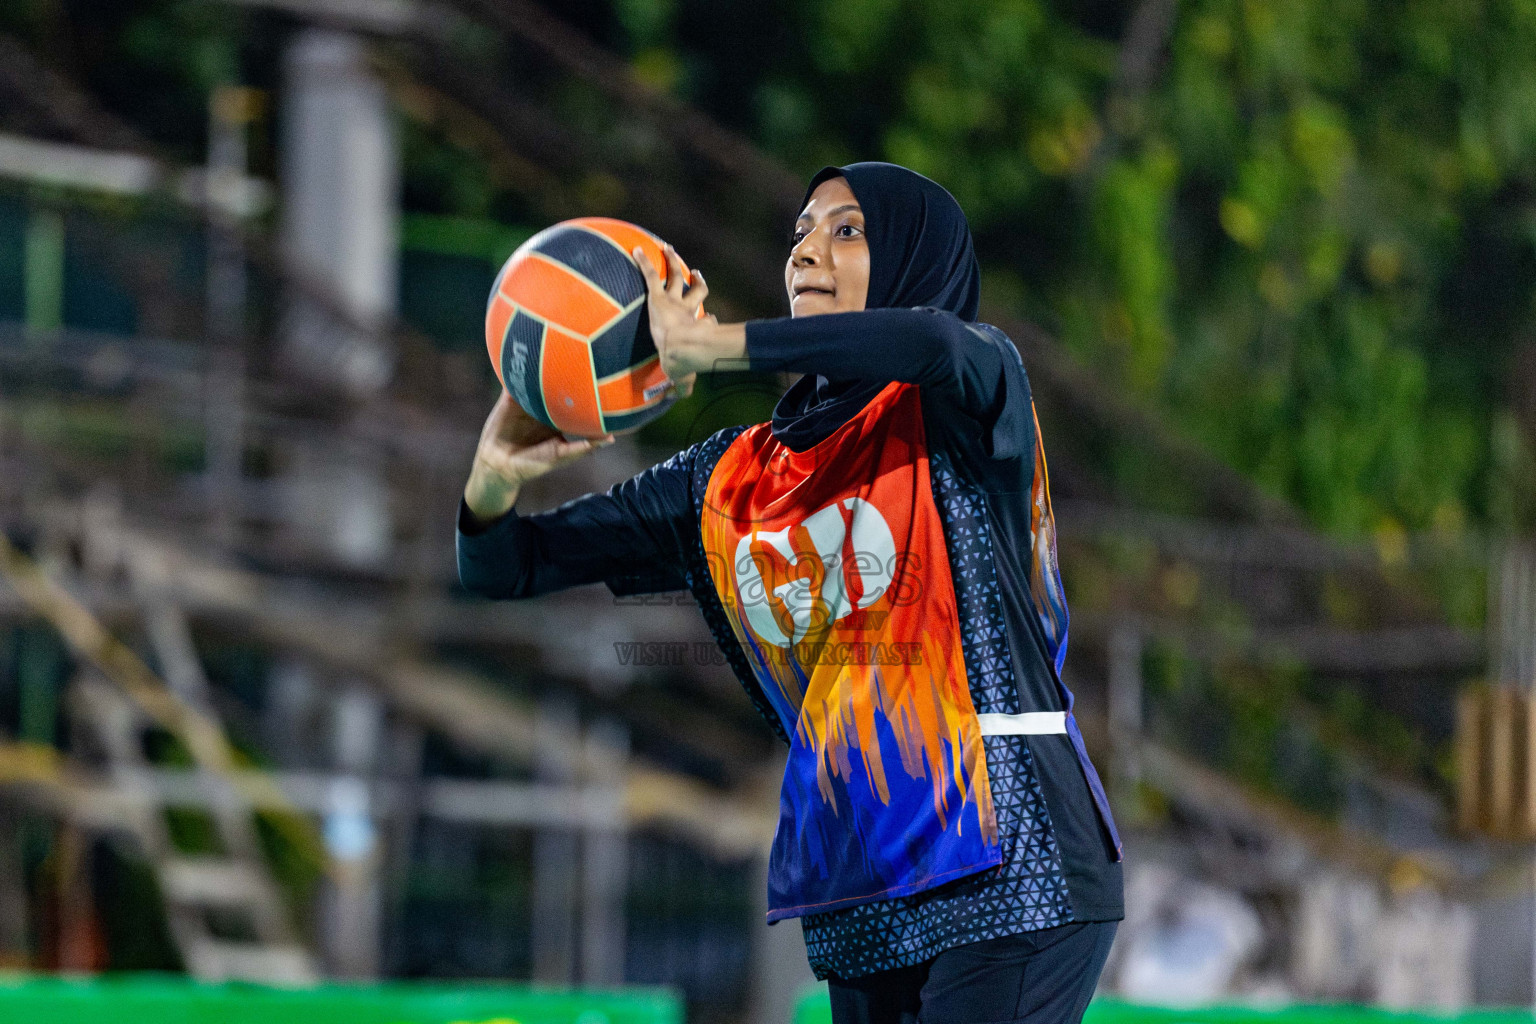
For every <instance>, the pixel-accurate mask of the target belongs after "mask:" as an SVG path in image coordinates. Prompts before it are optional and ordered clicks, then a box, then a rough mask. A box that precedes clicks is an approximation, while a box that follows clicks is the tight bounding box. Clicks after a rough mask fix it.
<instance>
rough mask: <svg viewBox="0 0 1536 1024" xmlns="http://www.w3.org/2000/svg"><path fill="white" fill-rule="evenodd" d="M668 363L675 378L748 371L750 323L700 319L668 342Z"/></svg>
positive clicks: (675, 333)
mask: <svg viewBox="0 0 1536 1024" xmlns="http://www.w3.org/2000/svg"><path fill="white" fill-rule="evenodd" d="M665 363H666V364H667V365H669V366H670V368H671V375H672V377H673V379H677V378H679V377H684V376H687V375H688V374H690V373H714V372H715V371H717V370H745V369H748V366H747V330H746V324H720V323H715V322H714V321H713V320H700V321H699V322H698V323H694V324H689V325H688V326H687V327H686V328H684V329H682V330H675V331H673V332H672V335H671V337H670V338H669V339H668V343H667V355H666V358H665Z"/></svg>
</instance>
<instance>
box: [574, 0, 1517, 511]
mask: <svg viewBox="0 0 1536 1024" xmlns="http://www.w3.org/2000/svg"><path fill="white" fill-rule="evenodd" d="M567 16H570V15H569V14H567ZM576 16H577V17H580V18H582V20H583V22H584V24H583V27H584V28H586V29H587V30H588V31H590V32H593V33H594V34H596V35H598V36H599V37H601V38H604V40H605V41H606V42H608V43H609V44H610V45H614V46H617V47H620V48H622V49H625V50H627V51H628V52H629V53H630V54H632V55H633V57H634V58H635V60H636V62H637V65H636V66H637V70H639V71H641V72H642V75H643V77H646V78H647V79H648V80H650V81H652V82H653V83H654V84H658V85H662V86H664V87H668V86H670V87H672V88H674V89H675V90H676V91H677V92H679V93H680V94H682V95H684V96H685V97H686V98H688V99H689V100H691V101H693V102H695V103H697V104H699V105H700V106H702V107H704V108H706V109H708V110H710V111H711V112H712V113H713V114H714V115H716V116H717V117H719V118H721V119H722V120H724V121H726V122H728V123H732V124H733V125H734V126H735V127H737V128H738V129H741V130H743V131H745V132H747V133H749V134H750V135H752V136H754V137H755V138H757V139H758V140H759V141H760V142H761V143H762V144H763V145H764V146H766V147H768V148H770V149H771V150H772V151H774V152H775V153H776V154H777V155H778V156H779V157H780V158H782V159H783V160H785V161H786V162H787V163H788V164H790V165H791V166H792V167H794V168H796V169H798V170H800V171H802V172H804V173H809V172H811V171H813V170H814V169H815V168H816V167H818V166H820V165H821V164H822V163H824V162H828V161H834V162H841V161H844V160H848V159H859V158H884V159H890V160H894V161H897V162H899V163H902V164H905V165H907V166H909V167H912V168H914V169H916V170H919V171H921V172H923V173H925V174H928V175H930V176H932V177H934V178H935V179H937V180H938V181H940V182H942V183H944V184H945V185H946V186H947V187H949V188H950V189H951V191H953V192H954V193H955V195H956V197H957V198H959V200H960V201H961V203H962V204H963V205H964V206H965V208H966V211H967V213H968V214H969V215H970V217H971V219H972V223H973V226H974V227H975V229H976V233H977V238H978V243H979V245H980V247H981V253H982V257H983V261H984V262H985V263H987V264H988V266H989V268H990V269H991V271H992V276H993V277H994V279H1007V280H1011V281H1014V282H1017V285H1016V286H1015V287H1013V288H1011V289H1009V290H1010V291H1012V292H1014V293H1016V294H1015V296H1014V298H1015V301H1016V302H1017V303H1018V304H1019V306H1020V307H1021V308H1020V309H1019V312H1023V313H1027V314H1028V315H1031V316H1033V317H1035V318H1037V319H1039V320H1041V321H1043V322H1045V323H1046V324H1048V325H1050V326H1051V327H1053V328H1054V329H1056V330H1057V331H1059V332H1060V334H1061V335H1062V337H1063V338H1064V340H1065V341H1066V343H1067V344H1068V345H1069V346H1070V347H1071V348H1072V349H1073V350H1075V351H1076V352H1077V353H1078V354H1079V355H1080V356H1082V357H1083V358H1084V360H1085V361H1087V362H1088V363H1089V364H1090V365H1092V366H1095V367H1098V368H1100V369H1101V371H1102V372H1103V373H1104V374H1105V375H1106V376H1108V377H1109V378H1110V379H1111V380H1113V381H1115V382H1117V383H1119V384H1121V385H1123V386H1124V387H1125V388H1127V389H1129V390H1130V391H1131V392H1133V393H1135V394H1137V395H1138V396H1139V397H1140V398H1141V399H1142V400H1144V401H1148V402H1151V403H1154V404H1156V405H1158V406H1160V407H1161V408H1162V409H1163V410H1164V411H1165V413H1166V414H1167V415H1168V416H1169V417H1170V418H1171V419H1173V420H1174V421H1175V422H1177V423H1179V424H1181V425H1182V426H1183V427H1184V428H1185V429H1187V430H1189V431H1190V432H1192V433H1193V434H1194V435H1195V436H1197V437H1199V438H1200V439H1201V440H1203V441H1204V442H1205V443H1207V444H1208V445H1209V446H1210V447H1211V448H1212V449H1214V450H1215V451H1217V452H1219V453H1220V454H1221V455H1222V456H1223V457H1224V458H1226V459H1227V460H1229V461H1230V462H1231V463H1232V464H1233V465H1235V466H1237V467H1238V468H1240V469H1242V470H1244V471H1246V472H1249V473H1251V474H1253V475H1254V476H1255V477H1256V478H1257V479H1258V480H1259V481H1261V482H1262V483H1263V484H1264V485H1265V486H1267V487H1269V488H1270V489H1272V490H1274V491H1275V492H1277V493H1280V494H1283V495H1285V496H1286V497H1288V498H1290V499H1291V500H1293V501H1295V502H1296V503H1297V504H1299V505H1300V506H1301V507H1302V508H1304V509H1305V510H1306V512H1307V513H1308V514H1309V515H1310V516H1311V518H1312V519H1313V520H1314V521H1315V522H1316V523H1317V524H1318V525H1319V526H1321V527H1323V528H1325V529H1327V530H1330V531H1333V532H1336V533H1339V534H1344V535H1360V534H1369V533H1377V532H1382V531H1386V532H1389V533H1390V532H1391V531H1395V530H1401V529H1404V528H1407V529H1455V528H1458V527H1460V526H1463V525H1465V524H1483V525H1487V526H1490V527H1494V528H1496V529H1498V530H1501V531H1502V530H1522V531H1524V530H1530V529H1532V528H1533V527H1536V519H1533V510H1532V508H1531V505H1532V502H1531V501H1530V500H1529V498H1527V497H1523V496H1522V493H1521V490H1522V486H1521V483H1520V481H1523V480H1528V479H1529V478H1530V477H1531V475H1532V474H1533V473H1536V464H1533V456H1532V449H1533V447H1536V446H1533V445H1532V444H1531V439H1530V427H1529V423H1528V420H1527V423H1526V425H1523V426H1522V424H1521V422H1520V421H1519V419H1518V418H1517V417H1516V416H1514V415H1513V414H1512V413H1510V412H1509V411H1507V410H1508V409H1509V408H1511V407H1512V406H1516V405H1520V404H1521V403H1525V402H1528V401H1530V399H1528V398H1527V397H1526V396H1527V395H1529V394H1531V393H1533V392H1536V382H1533V381H1532V380H1531V379H1530V374H1529V371H1527V373H1526V374H1524V375H1520V376H1516V375H1515V373H1514V371H1515V362H1514V355H1515V347H1516V346H1515V339H1516V338H1517V337H1519V336H1520V335H1521V334H1522V333H1523V332H1525V331H1527V330H1528V329H1529V324H1530V323H1531V320H1532V316H1533V314H1536V308H1533V304H1532V296H1533V287H1536V250H1533V245H1532V243H1533V240H1536V201H1533V189H1532V185H1533V184H1536V180H1533V174H1536V161H1533V157H1536V45H1533V43H1536V8H1532V7H1531V6H1530V5H1528V4H1524V3H1521V2H1518V0H1472V2H1457V3H1450V2H1439V0H1427V2H1391V3H1384V4H1383V3H1376V4H1367V3H1365V2H1364V0H1344V2H1330V3H1321V2H1316V0H1186V2H1185V3H1183V4H1175V3H1173V2H1172V0H1141V2H1140V3H1139V4H1131V3H1111V2H1108V0H1106V2H1102V3H1096V4H1089V5H1068V4H1059V3H1058V4H1053V3H1050V2H1047V0H987V2H981V3H969V4H956V3H953V2H950V0H840V2H839V3H837V4H823V3H819V2H814V0H778V2H770V3H760V4H751V5H739V4H714V3H708V2H706V0H613V2H612V4H611V6H610V7H608V8H607V9H603V8H602V7H601V6H600V5H596V4H588V5H585V8H584V9H583V11H580V12H578V13H577V15H576ZM747 39H755V40H758V41H759V42H758V44H757V45H743V43H744V41H745V40H747ZM657 68H671V69H673V71H671V72H668V73H667V74H665V75H663V74H660V73H657V72H656V70H655V69H657ZM677 69H687V70H686V71H679V70H677ZM744 100H745V102H744ZM1122 462H1124V460H1122ZM1125 471H1126V472H1128V473H1132V474H1134V466H1133V465H1132V466H1130V468H1128V469H1126V470H1125ZM1126 482H1127V483H1129V482H1130V481H1126ZM1526 490H1527V491H1528V490H1529V488H1526Z"/></svg>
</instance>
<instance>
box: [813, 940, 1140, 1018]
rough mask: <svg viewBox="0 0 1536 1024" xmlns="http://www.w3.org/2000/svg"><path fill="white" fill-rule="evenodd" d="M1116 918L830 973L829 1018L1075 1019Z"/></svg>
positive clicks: (1091, 985) (1092, 983)
mask: <svg viewBox="0 0 1536 1024" xmlns="http://www.w3.org/2000/svg"><path fill="white" fill-rule="evenodd" d="M1118 925H1119V922H1118V921H1082V922H1077V923H1073V924H1064V925H1059V926H1057V927H1055V928H1042V929H1040V930H1039V931H1033V932H1024V933H1023V934H1021V935H1009V936H1005V937H1004V938H1001V939H988V940H987V941H985V942H975V943H971V944H970V945H966V946H956V947H954V948H953V949H947V950H945V951H944V952H942V953H940V954H939V955H938V956H936V957H934V958H933V959H932V960H925V961H924V962H922V963H920V964H915V965H913V966H911V967H898V968H896V969H894V970H890V971H878V972H876V973H874V974H866V975H865V976H863V977H862V978H853V979H850V980H847V981H843V980H841V979H839V978H835V977H834V978H831V979H829V981H828V983H827V988H828V990H829V992H830V993H831V996H832V1024H1005V1022H1027V1024H1078V1021H1080V1020H1082V1018H1083V1011H1084V1010H1086V1009H1087V1008H1088V1000H1090V999H1092V998H1093V990H1094V988H1095V987H1096V986H1097V985H1098V983H1099V972H1100V971H1102V970H1103V969H1104V961H1105V960H1106V959H1108V958H1109V947H1110V945H1111V944H1112V943H1113V942H1114V941H1115V929H1116V927H1117V926H1118Z"/></svg>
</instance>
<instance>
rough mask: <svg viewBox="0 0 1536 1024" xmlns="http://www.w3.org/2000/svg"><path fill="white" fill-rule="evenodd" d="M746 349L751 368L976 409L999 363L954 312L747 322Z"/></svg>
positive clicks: (876, 312)
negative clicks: (882, 386)
mask: <svg viewBox="0 0 1536 1024" xmlns="http://www.w3.org/2000/svg"><path fill="white" fill-rule="evenodd" d="M744 333H745V335H746V350H747V357H748V359H749V361H750V365H751V368H752V369H754V370H789V371H793V372H798V373H820V374H824V375H826V376H828V377H833V378H844V379H846V378H858V379H861V380H886V381H902V382H904V383H908V384H918V385H922V386H923V387H925V388H928V389H931V390H935V391H944V392H951V393H953V394H954V396H955V397H957V398H961V399H966V400H967V402H966V404H967V405H974V404H976V403H977V402H982V401H985V400H987V399H990V398H991V397H992V396H993V395H994V394H995V393H996V385H997V381H998V378H999V375H1000V374H1001V370H1002V364H1001V360H1000V359H999V357H998V353H997V352H996V350H995V349H994V348H993V347H992V346H991V345H989V344H988V342H987V340H986V339H985V338H983V337H981V336H979V335H976V334H974V333H973V332H972V331H971V329H970V328H969V327H968V325H967V324H966V323H965V322H964V321H962V320H960V319H959V318H958V317H956V316H954V315H953V314H949V313H944V312H941V311H937V310H926V309H871V310H861V311H858V312H851V313H825V314H822V315H820V316H808V317H793V318H791V317H784V318H781V319H776V320H753V321H751V322H749V323H748V324H747V325H746V330H745V332H744Z"/></svg>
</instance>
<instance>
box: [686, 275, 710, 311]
mask: <svg viewBox="0 0 1536 1024" xmlns="http://www.w3.org/2000/svg"><path fill="white" fill-rule="evenodd" d="M708 297H709V285H707V284H705V283H704V275H703V274H702V273H700V272H699V271H697V270H695V271H694V272H693V275H692V276H691V277H690V278H689V281H688V294H687V296H686V297H685V298H684V299H683V301H684V302H686V303H688V308H689V309H691V310H693V311H694V312H698V309H699V307H700V306H702V305H704V300H705V299H706V298H708Z"/></svg>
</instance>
